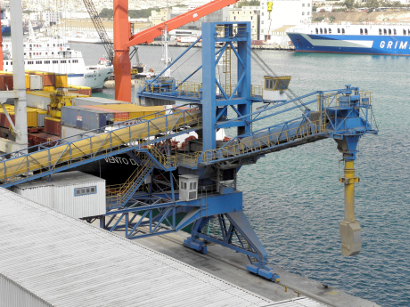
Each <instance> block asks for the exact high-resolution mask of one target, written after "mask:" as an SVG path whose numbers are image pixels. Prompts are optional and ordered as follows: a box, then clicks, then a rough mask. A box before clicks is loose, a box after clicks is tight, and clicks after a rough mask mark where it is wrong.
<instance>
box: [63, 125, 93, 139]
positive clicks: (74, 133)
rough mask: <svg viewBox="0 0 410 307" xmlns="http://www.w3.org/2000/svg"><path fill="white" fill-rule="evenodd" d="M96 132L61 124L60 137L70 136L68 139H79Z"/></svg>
mask: <svg viewBox="0 0 410 307" xmlns="http://www.w3.org/2000/svg"><path fill="white" fill-rule="evenodd" d="M96 134H97V133H95V132H90V131H87V130H82V129H78V128H73V127H70V126H63V125H61V138H62V139H65V138H70V139H69V141H76V140H80V139H82V138H85V137H89V136H95V135H96Z"/></svg>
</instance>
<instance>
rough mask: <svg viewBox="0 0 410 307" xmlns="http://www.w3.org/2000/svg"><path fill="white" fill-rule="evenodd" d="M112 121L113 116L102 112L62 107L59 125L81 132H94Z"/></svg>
mask: <svg viewBox="0 0 410 307" xmlns="http://www.w3.org/2000/svg"><path fill="white" fill-rule="evenodd" d="M113 120H114V114H113V113H109V112H107V111H104V110H95V109H87V108H83V107H80V106H79V107H76V106H71V107H62V108H61V124H62V125H64V126H69V127H73V128H77V129H82V130H94V129H99V128H101V127H104V126H106V125H107V124H109V123H110V122H111V121H113Z"/></svg>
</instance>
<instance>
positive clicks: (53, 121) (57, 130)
mask: <svg viewBox="0 0 410 307" xmlns="http://www.w3.org/2000/svg"><path fill="white" fill-rule="evenodd" d="M44 132H46V133H50V134H54V135H57V136H61V120H60V119H59V118H53V117H46V118H44Z"/></svg>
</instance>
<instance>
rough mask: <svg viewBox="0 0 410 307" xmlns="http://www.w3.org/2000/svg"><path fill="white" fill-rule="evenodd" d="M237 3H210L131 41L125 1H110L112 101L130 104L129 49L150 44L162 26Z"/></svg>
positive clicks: (221, 0) (216, 0) (225, 0)
mask: <svg viewBox="0 0 410 307" xmlns="http://www.w3.org/2000/svg"><path fill="white" fill-rule="evenodd" d="M88 1H91V0H88ZM238 1H239V0H214V1H212V2H209V3H207V4H204V5H202V6H200V7H197V8H196V9H193V10H191V11H189V12H187V13H184V14H181V15H179V16H177V17H174V18H172V19H170V20H168V21H166V22H163V23H160V24H158V25H156V26H153V27H151V28H149V29H147V30H144V31H141V32H139V33H137V34H135V35H133V36H132V37H131V27H130V23H129V21H128V0H114V3H113V4H114V49H115V56H114V61H113V63H114V74H115V99H117V100H123V101H129V102H131V62H130V59H129V50H130V47H131V46H134V45H138V44H142V43H150V42H152V41H153V40H154V38H155V37H158V36H160V35H162V31H164V30H165V25H166V29H167V31H171V30H173V29H176V28H179V27H181V26H183V25H185V24H187V23H190V22H192V21H196V20H198V19H200V18H202V17H204V16H206V15H208V14H210V13H213V12H215V11H218V10H220V9H221V8H224V7H225V6H228V5H231V4H234V3H236V2H238ZM84 2H85V0H84Z"/></svg>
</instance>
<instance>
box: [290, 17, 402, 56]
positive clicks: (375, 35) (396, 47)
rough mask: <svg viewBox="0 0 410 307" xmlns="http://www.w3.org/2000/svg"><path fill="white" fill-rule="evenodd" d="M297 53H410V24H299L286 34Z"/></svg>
mask: <svg viewBox="0 0 410 307" xmlns="http://www.w3.org/2000/svg"><path fill="white" fill-rule="evenodd" d="M286 34H287V35H288V36H289V38H290V39H291V40H292V43H293V45H294V46H295V51H296V52H330V53H355V54H380V55H405V56H409V55H410V26H409V25H392V24H389V25H385V24H367V25H338V24H325V23H322V24H316V25H305V26H296V27H294V28H291V29H289V30H288V31H287V33H286Z"/></svg>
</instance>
